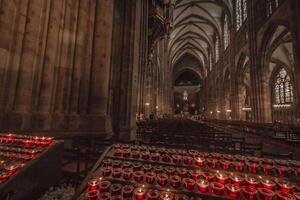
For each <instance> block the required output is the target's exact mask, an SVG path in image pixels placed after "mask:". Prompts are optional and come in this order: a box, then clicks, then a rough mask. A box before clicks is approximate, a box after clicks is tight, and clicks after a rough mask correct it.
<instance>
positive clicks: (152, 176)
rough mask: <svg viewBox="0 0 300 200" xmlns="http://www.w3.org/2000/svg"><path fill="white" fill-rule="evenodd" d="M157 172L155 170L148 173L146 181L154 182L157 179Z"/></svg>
mask: <svg viewBox="0 0 300 200" xmlns="http://www.w3.org/2000/svg"><path fill="white" fill-rule="evenodd" d="M155 177H156V174H155V173H154V172H147V173H146V182H147V183H149V184H153V183H154V181H155Z"/></svg>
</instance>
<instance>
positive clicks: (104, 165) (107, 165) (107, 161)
mask: <svg viewBox="0 0 300 200" xmlns="http://www.w3.org/2000/svg"><path fill="white" fill-rule="evenodd" d="M111 163H112V162H111V159H105V160H103V167H110V166H111Z"/></svg>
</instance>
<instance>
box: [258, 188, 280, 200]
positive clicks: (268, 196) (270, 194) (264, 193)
mask: <svg viewBox="0 0 300 200" xmlns="http://www.w3.org/2000/svg"><path fill="white" fill-rule="evenodd" d="M258 192H259V194H260V196H261V199H263V200H272V199H273V198H274V197H275V195H276V193H275V192H274V191H272V190H269V189H266V188H258Z"/></svg>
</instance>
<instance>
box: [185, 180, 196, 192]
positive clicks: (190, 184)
mask: <svg viewBox="0 0 300 200" xmlns="http://www.w3.org/2000/svg"><path fill="white" fill-rule="evenodd" d="M182 181H183V184H184V188H185V189H187V190H193V189H194V186H195V183H196V182H195V181H194V180H193V179H190V178H184V179H183V180H182Z"/></svg>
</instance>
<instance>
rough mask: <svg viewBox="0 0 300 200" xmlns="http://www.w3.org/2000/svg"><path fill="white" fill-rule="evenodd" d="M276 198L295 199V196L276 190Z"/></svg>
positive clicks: (283, 199)
mask: <svg viewBox="0 0 300 200" xmlns="http://www.w3.org/2000/svg"><path fill="white" fill-rule="evenodd" d="M277 200H296V197H295V196H293V195H291V194H289V193H285V192H282V191H279V192H277Z"/></svg>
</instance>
